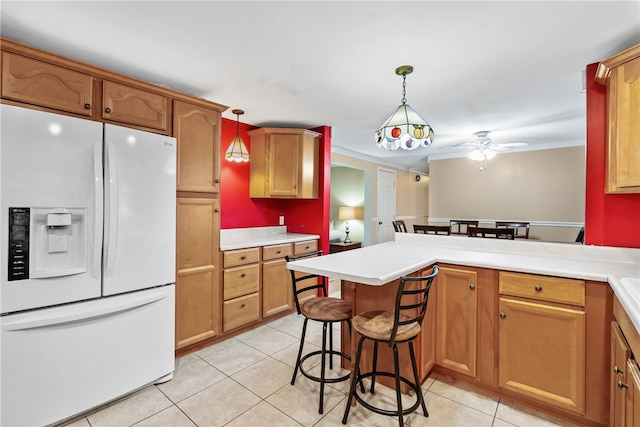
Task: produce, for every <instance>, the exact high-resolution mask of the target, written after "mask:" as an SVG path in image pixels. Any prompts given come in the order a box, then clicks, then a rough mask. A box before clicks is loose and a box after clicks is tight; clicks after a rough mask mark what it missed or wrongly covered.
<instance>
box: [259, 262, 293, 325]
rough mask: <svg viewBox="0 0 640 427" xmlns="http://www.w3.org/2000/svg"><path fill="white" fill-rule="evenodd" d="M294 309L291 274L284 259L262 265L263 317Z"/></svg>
mask: <svg viewBox="0 0 640 427" xmlns="http://www.w3.org/2000/svg"><path fill="white" fill-rule="evenodd" d="M292 308H293V286H292V284H291V274H290V273H289V270H288V269H287V263H286V261H285V260H284V259H280V260H276V261H268V262H265V263H263V264H262V317H269V316H272V315H274V314H277V313H281V312H283V311H287V310H291V309H292Z"/></svg>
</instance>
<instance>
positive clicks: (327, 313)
mask: <svg viewBox="0 0 640 427" xmlns="http://www.w3.org/2000/svg"><path fill="white" fill-rule="evenodd" d="M322 253H323V252H322V251H321V250H320V251H315V252H309V253H306V254H301V255H287V256H285V257H284V258H285V260H286V261H287V262H290V261H295V260H299V259H302V258H309V257H315V256H322ZM289 272H290V273H291V282H292V286H293V300H294V302H295V305H296V310H297V312H298V314H299V315H300V314H301V315H303V316H304V322H303V324H302V336H301V338H300V348H299V349H298V357H297V358H296V364H295V367H294V369H293V377H292V378H291V385H294V384H295V382H296V376H297V374H298V369H299V370H300V373H301V374H302V375H304V376H305V377H307V378H309V379H310V380H312V381H317V382H319V383H320V404H319V409H318V413H319V414H322V413H323V410H324V386H325V384H327V383H338V382H341V381H345V380H347V379H348V378H349V375H350V373H347V374H345V375H342V376H338V377H332V378H327V377H326V365H327V360H326V359H327V357H326V356H327V355H328V356H329V357H328V359H329V369H333V356H334V355H337V356H340V357H343V358H345V359H347V360H349V361H350V360H351V356H350V355H348V354H347V353H344V352H342V351H339V350H334V349H333V324H334V323H336V322H345V323H346V324H347V326H348V327H349V336H351V317H352V311H351V310H352V309H351V303H350V302H348V301H345V300H343V299H340V298H333V297H328V296H327V278H326V277H324V276H320V275H318V274H301V273H296V272H295V271H294V270H289ZM310 290H315V291H316V292H318V291H319V293H320V294H321V295H322V296H318V297H312V298H310V299H307V300H305V301H304V302H303V303H302V304H301V303H300V300H299V298H298V295H299V294H301V293H303V292H307V291H310ZM309 320H314V321H317V322H322V348H321V350H316V351H311V352H309V353H307V354H305V355H304V356H303V355H302V353H303V348H304V340H305V335H306V332H307V322H308V321H309ZM327 329H328V330H329V334H328V335H329V336H328V337H327ZM327 338H328V344H329V345H328V347H329V350H327ZM318 355H319V356H320V376H319V377H318V376H315V375H312V374H311V373H309V372H308V371H307V370H306V369H305V368H304V366H303V364H304V362H305V360H307V359H309V358H310V357H313V356H318ZM314 366H315V365H314Z"/></svg>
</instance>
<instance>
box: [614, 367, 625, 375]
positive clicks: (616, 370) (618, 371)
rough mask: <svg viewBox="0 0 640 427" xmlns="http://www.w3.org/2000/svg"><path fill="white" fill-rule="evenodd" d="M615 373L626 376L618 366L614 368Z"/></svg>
mask: <svg viewBox="0 0 640 427" xmlns="http://www.w3.org/2000/svg"><path fill="white" fill-rule="evenodd" d="M613 373H614V374H620V375H623V374H624V371H623V370H622V369H620V368H618V365H615V366H614V367H613Z"/></svg>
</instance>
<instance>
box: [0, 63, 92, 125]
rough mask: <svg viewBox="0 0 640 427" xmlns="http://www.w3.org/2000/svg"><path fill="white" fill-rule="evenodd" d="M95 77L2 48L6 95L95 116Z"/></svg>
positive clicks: (29, 102) (26, 101)
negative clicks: (93, 100) (93, 98)
mask: <svg viewBox="0 0 640 427" xmlns="http://www.w3.org/2000/svg"><path fill="white" fill-rule="evenodd" d="M92 88H93V77H92V76H90V75H88V74H84V73H81V72H78V71H73V70H71V69H68V68H65V67H60V66H58V65H53V64H50V63H48V62H44V61H39V60H37V59H33V58H28V57H26V56H22V55H18V54H15V53H11V52H2V97H3V98H8V99H12V100H15V101H20V102H24V103H27V104H32V105H37V106H42V107H48V108H53V109H55V110H60V111H65V112H69V113H75V114H80V115H83V116H91V114H92V111H93V104H92V96H93V94H92Z"/></svg>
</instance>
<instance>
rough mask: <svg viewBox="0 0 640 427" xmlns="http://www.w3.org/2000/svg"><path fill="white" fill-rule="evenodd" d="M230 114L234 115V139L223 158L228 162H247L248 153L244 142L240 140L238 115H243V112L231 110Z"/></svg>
mask: <svg viewBox="0 0 640 427" xmlns="http://www.w3.org/2000/svg"><path fill="white" fill-rule="evenodd" d="M231 112H232V113H233V114H235V115H236V137H235V138H233V141H231V144H229V148H227V151H226V153H225V154H224V158H225V159H227V160H228V161H230V162H238V163H239V162H248V161H249V151H247V147H246V146H245V145H244V141H243V140H242V138H240V115H241V114H244V111H243V110H232V111H231Z"/></svg>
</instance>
